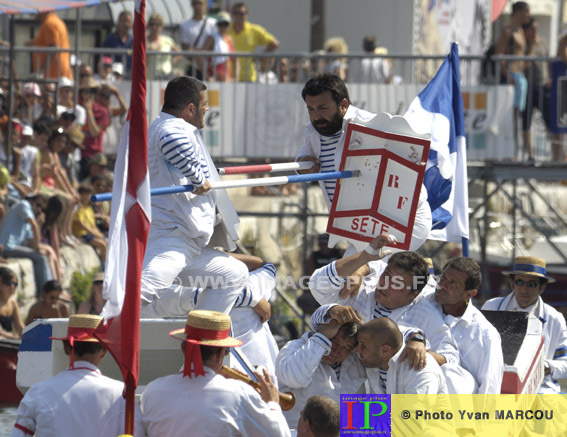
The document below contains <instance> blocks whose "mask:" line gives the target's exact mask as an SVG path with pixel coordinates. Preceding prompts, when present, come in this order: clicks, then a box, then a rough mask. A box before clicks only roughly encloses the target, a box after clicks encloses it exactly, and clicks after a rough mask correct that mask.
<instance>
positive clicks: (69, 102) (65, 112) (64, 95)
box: [57, 77, 87, 128]
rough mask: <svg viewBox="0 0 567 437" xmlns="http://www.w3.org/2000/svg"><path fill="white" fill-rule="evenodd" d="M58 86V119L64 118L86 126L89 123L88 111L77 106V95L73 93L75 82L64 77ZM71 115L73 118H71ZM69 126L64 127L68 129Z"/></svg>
mask: <svg viewBox="0 0 567 437" xmlns="http://www.w3.org/2000/svg"><path fill="white" fill-rule="evenodd" d="M57 85H58V89H59V99H58V101H57V117H59V118H63V119H64V120H66V121H69V122H74V123H75V124H76V125H78V126H84V125H85V123H86V121H87V111H86V110H85V108H84V107H83V106H81V105H79V104H75V95H74V91H73V89H74V88H73V85H74V82H73V81H72V80H71V79H68V78H66V77H62V78H60V79H59V82H58V84H57ZM71 115H72V116H73V117H71ZM69 125H70V123H69ZM69 125H67V126H63V127H65V128H67V127H69Z"/></svg>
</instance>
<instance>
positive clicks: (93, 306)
mask: <svg viewBox="0 0 567 437" xmlns="http://www.w3.org/2000/svg"><path fill="white" fill-rule="evenodd" d="M103 283H104V272H98V273H97V274H96V275H95V276H94V278H93V283H92V285H91V294H90V295H89V298H88V299H87V300H85V301H83V302H81V304H80V305H79V309H78V310H77V314H95V315H98V314H100V313H101V312H102V309H103V308H104V304H105V303H106V300H105V299H104V298H103V297H102V285H103Z"/></svg>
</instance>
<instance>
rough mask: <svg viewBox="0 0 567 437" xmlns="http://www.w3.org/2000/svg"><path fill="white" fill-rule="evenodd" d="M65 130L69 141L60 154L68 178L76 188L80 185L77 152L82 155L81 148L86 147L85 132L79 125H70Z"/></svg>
mask: <svg viewBox="0 0 567 437" xmlns="http://www.w3.org/2000/svg"><path fill="white" fill-rule="evenodd" d="M65 132H66V133H67V137H68V138H69V141H67V146H66V147H65V148H64V149H63V151H62V152H61V153H60V154H59V159H60V161H61V165H62V166H63V168H64V169H65V171H66V172H67V178H68V179H69V182H70V183H71V186H72V187H73V188H75V189H76V188H77V187H78V186H79V160H78V159H77V158H76V156H77V154H78V155H79V156H80V154H81V150H82V149H83V148H84V147H85V146H84V145H83V141H84V140H85V134H84V133H83V131H82V130H81V129H80V128H79V127H78V126H70V127H68V128H66V129H65ZM77 152H78V153H77Z"/></svg>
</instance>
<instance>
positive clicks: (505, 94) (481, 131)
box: [104, 81, 515, 161]
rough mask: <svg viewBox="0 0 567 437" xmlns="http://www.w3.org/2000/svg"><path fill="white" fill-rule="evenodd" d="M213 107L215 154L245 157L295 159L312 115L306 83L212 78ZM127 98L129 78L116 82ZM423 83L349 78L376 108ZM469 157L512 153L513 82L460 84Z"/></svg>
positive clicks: (156, 101) (403, 98) (210, 132)
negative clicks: (304, 91) (305, 96)
mask: <svg viewBox="0 0 567 437" xmlns="http://www.w3.org/2000/svg"><path fill="white" fill-rule="evenodd" d="M166 85H167V82H159V81H151V82H148V92H147V99H148V100H147V108H148V121H149V122H150V123H151V121H152V120H153V119H154V118H155V117H156V116H157V115H158V114H159V111H160V109H161V105H162V102H163V100H162V96H163V91H164V89H165V86H166ZM207 86H208V99H209V107H210V109H209V112H208V113H207V115H206V117H205V128H204V129H203V135H204V136H205V140H206V143H207V146H208V148H209V150H210V152H211V155H212V157H213V159H218V158H230V157H246V158H250V159H256V158H273V159H282V160H293V159H294V158H295V155H296V153H297V151H298V150H299V148H300V147H301V145H302V144H303V138H304V131H305V125H306V123H307V122H308V121H309V117H308V115H307V109H306V107H305V103H304V102H303V99H302V98H301V90H302V88H303V84H301V83H298V84H288V83H284V84H275V85H260V84H252V83H208V84H207ZM117 87H118V89H119V90H120V92H121V93H122V95H123V97H124V99H125V100H126V101H128V99H129V98H130V83H129V82H127V81H124V82H120V83H119V84H118V85H117ZM422 88H423V85H415V84H414V85H396V86H394V85H369V84H348V89H349V93H350V99H351V101H352V103H353V105H355V106H357V107H359V108H363V109H366V110H368V111H372V112H376V113H379V112H388V113H390V114H403V113H405V111H406V109H407V107H408V106H409V104H410V103H411V101H412V100H413V98H414V97H415V96H417V95H418V94H419V92H420V91H421V89H422ZM462 93H463V102H464V106H465V124H466V133H467V147H468V150H467V156H468V160H469V161H478V160H484V159H493V160H503V159H509V158H512V157H514V155H515V146H514V136H513V128H512V114H513V111H512V103H513V89H512V86H509V85H500V86H475V87H462ZM120 125H121V123H119V122H114V123H113V124H111V126H110V127H109V128H108V132H107V133H106V135H105V144H104V149H105V152H106V153H116V150H117V144H114V141H115V140H117V139H118V138H120V134H119V132H118V131H116V132H115V130H117V129H119V127H120Z"/></svg>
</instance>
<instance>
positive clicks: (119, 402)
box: [11, 314, 144, 437]
mask: <svg viewBox="0 0 567 437" xmlns="http://www.w3.org/2000/svg"><path fill="white" fill-rule="evenodd" d="M101 320H102V318H101V317H100V316H96V315H90V314H88V315H87V314H80V315H79V314H78V315H72V316H71V317H69V325H68V328H67V336H66V337H64V338H53V337H52V339H53V340H63V347H64V349H65V353H66V354H67V355H69V357H70V360H69V368H68V369H67V370H64V371H62V372H60V373H58V374H57V375H55V376H53V377H51V378H49V379H46V380H44V381H41V382H38V383H37V384H35V385H33V386H32V387H31V388H30V389H29V390H28V392H27V393H26V395H25V396H24V398H23V399H22V401H21V402H20V405H19V407H18V416H17V418H16V423H15V425H14V429H13V430H12V434H11V436H12V437H24V436H29V435H33V434H34V433H35V434H37V435H41V436H53V437H61V436H81V437H87V436H88V437H107V436H117V435H119V434H121V433H122V431H123V429H124V415H125V401H124V398H123V397H122V392H123V390H124V384H123V383H122V382H121V381H116V380H114V379H110V378H108V377H106V376H103V375H102V374H101V373H100V370H99V369H98V366H99V364H100V362H101V361H102V359H103V358H104V356H105V355H106V349H104V347H103V346H102V344H101V343H99V341H98V340H97V339H96V338H95V337H93V332H94V331H95V329H96V328H97V326H98V325H99V323H100V322H101ZM135 435H136V436H143V435H144V428H143V425H142V420H141V413H140V411H139V409H137V410H136V419H135Z"/></svg>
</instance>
